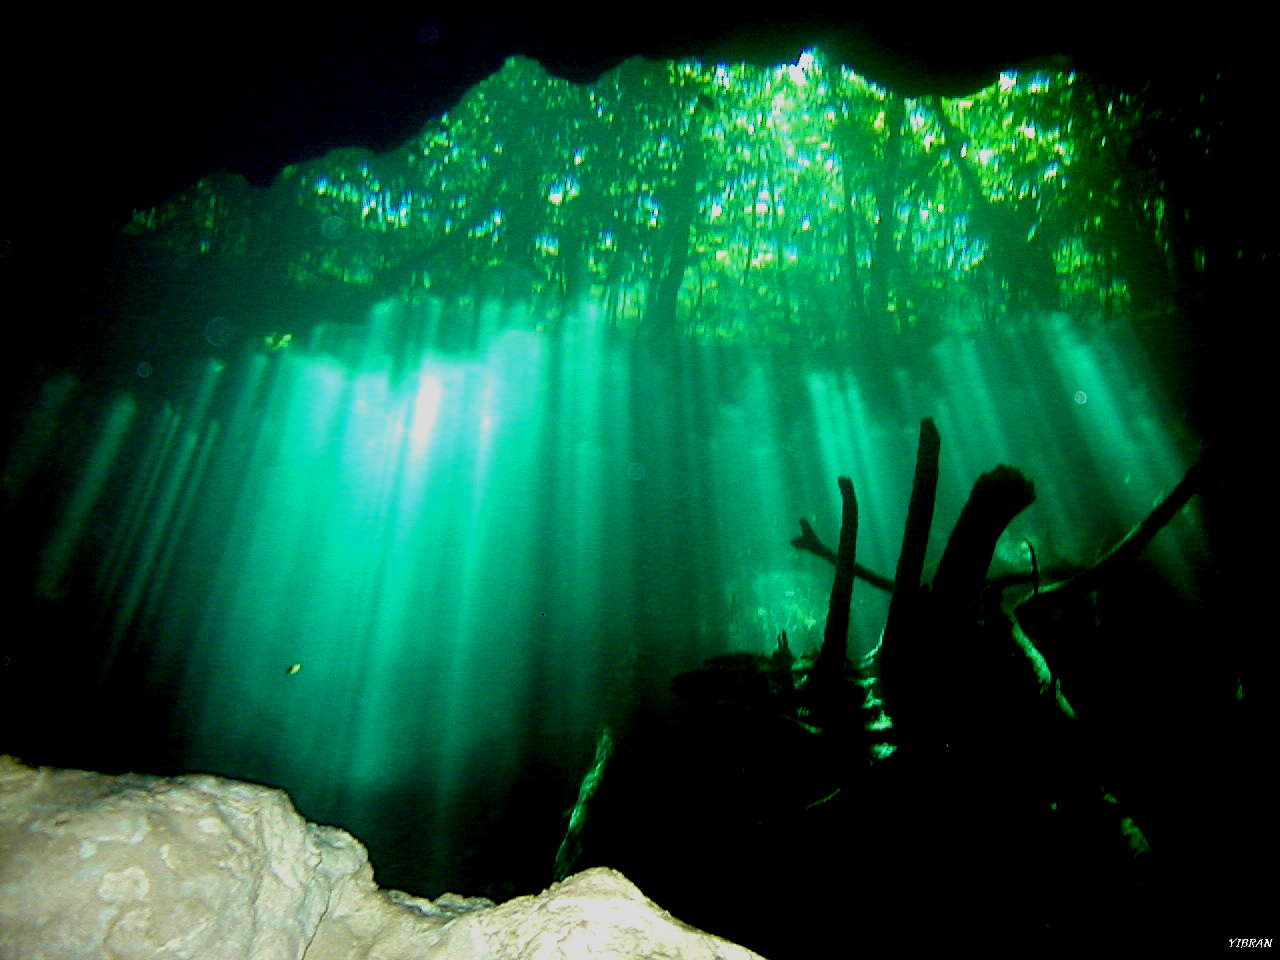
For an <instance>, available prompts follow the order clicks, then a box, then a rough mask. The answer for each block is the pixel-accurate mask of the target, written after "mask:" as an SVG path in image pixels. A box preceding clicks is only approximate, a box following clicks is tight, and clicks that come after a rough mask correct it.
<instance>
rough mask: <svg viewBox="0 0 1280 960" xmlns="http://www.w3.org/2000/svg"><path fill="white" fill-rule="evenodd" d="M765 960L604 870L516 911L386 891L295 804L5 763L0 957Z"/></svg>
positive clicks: (363, 862) (342, 840) (235, 787)
mask: <svg viewBox="0 0 1280 960" xmlns="http://www.w3.org/2000/svg"><path fill="white" fill-rule="evenodd" d="M639 956H644V957H653V958H663V957H672V958H675V957H679V958H682V960H749V958H751V957H755V956H756V954H753V953H751V952H750V951H748V950H745V949H743V948H742V947H738V946H735V945H734V944H731V943H728V942H726V941H723V940H720V939H718V938H715V937H712V936H709V935H707V934H704V933H702V932H700V931H697V930H695V929H693V928H691V927H688V926H686V925H684V924H681V923H680V922H679V921H676V920H674V919H673V918H672V917H671V916H670V915H668V914H666V913H665V912H664V911H662V910H661V909H659V908H658V907H657V906H656V905H655V904H653V903H652V902H651V901H649V900H647V899H646V898H645V897H644V895H643V894H641V893H640V891H639V890H638V889H636V887H635V886H634V885H632V884H631V883H630V882H629V881H627V879H626V878H625V877H623V876H622V875H621V874H619V873H616V872H614V871H611V870H606V869H594V870H588V871H586V872H584V873H581V874H578V875H576V876H573V877H570V878H568V879H567V880H565V881H563V882H562V883H559V884H556V885H555V886H553V887H552V888H551V889H550V890H548V891H546V892H545V893H543V894H540V895H539V896H536V897H520V898H518V899H515V900H512V901H510V902H509V903H505V904H503V905H501V906H496V907H495V906H492V905H491V904H490V903H489V902H488V901H486V900H483V899H482V898H463V897H457V896H454V895H452V894H446V895H444V896H442V897H440V898H439V899H438V900H436V901H435V902H432V901H430V900H425V899H422V898H419V897H413V896H410V895H408V894H405V893H402V892H400V891H396V890H381V889H379V888H378V887H377V885H376V884H375V883H374V881H373V868H372V866H371V865H370V863H369V860H368V856H367V854H366V852H365V849H364V847H363V846H362V845H361V844H360V842H359V841H358V840H356V839H355V838H354V837H352V836H351V835H350V834H348V833H346V832H345V831H343V830H339V829H337V828H335V827H325V826H319V825H317V824H313V823H308V822H306V821H305V820H303V819H302V817H301V816H299V815H298V813H297V811H296V810H295V809H294V808H293V804H292V803H291V802H290V801H289V798H288V796H287V795H286V794H285V793H284V792H282V791H279V790H273V789H270V788H267V787H263V786H259V785H256V784H250V783H243V782H239V781H234V780H225V779H222V778H219V777H213V776H207V775H189V776H182V777H172V778H167V777H148V776H139V775H132V774H131V775H127V776H121V777H111V776H105V775H102V774H97V773H87V772H83V771H78V770H53V769H48V768H41V769H38V770H37V769H32V768H29V767H26V766H24V765H23V764H21V763H19V762H18V761H16V760H13V759H12V758H9V757H0V957H4V958H23V960H81V958H99V957H101V958H106V957H110V958H113V960H133V958H137V960H143V958H146V960H167V958H174V960H176V958H193V960H195V958H199V960H348V958H351V960H354V958H357V957H359V958H369V960H402V958H403V960H410V958H415V960H419V958H431V960H434V958H441V960H454V958H457V960H463V958H468V960H469V958H480V957H484V958H486V960H507V958H510V960H517V958H518V960H536V958H543V957H545V958H553V957H554V958H573V957H592V958H618V960H622V958H632V957H639Z"/></svg>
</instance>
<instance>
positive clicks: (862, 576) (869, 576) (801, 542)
mask: <svg viewBox="0 0 1280 960" xmlns="http://www.w3.org/2000/svg"><path fill="white" fill-rule="evenodd" d="M791 545H792V546H793V547H795V548H796V549H797V550H807V551H809V553H812V554H813V555H814V556H818V557H821V558H822V559H823V560H826V561H827V562H828V563H831V564H834V563H835V562H836V552H835V551H834V550H832V549H831V548H830V547H828V546H827V545H826V544H825V543H823V542H822V541H821V540H819V539H818V535H817V534H816V533H814V532H813V526H812V525H811V524H810V523H809V521H808V520H806V519H805V518H804V517H801V518H800V536H798V537H795V538H794V539H792V541H791ZM853 574H854V576H856V577H857V578H858V579H859V580H865V581H866V582H867V583H869V584H871V585H872V586H873V587H878V588H879V589H881V590H887V591H890V592H892V591H893V580H892V579H890V578H889V577H886V576H884V575H883V574H880V573H876V572H875V571H874V570H871V569H869V568H867V567H864V566H863V565H862V564H860V563H855V564H854V565H853Z"/></svg>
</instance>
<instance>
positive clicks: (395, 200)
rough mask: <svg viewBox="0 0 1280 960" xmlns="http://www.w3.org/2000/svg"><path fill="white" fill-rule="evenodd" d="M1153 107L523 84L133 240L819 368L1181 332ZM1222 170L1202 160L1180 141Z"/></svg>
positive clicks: (205, 195)
mask: <svg viewBox="0 0 1280 960" xmlns="http://www.w3.org/2000/svg"><path fill="white" fill-rule="evenodd" d="M1145 119H1146V118H1145V117H1144V115H1143V107H1142V106H1141V104H1140V103H1138V102H1137V101H1135V99H1134V98H1132V97H1130V96H1128V95H1126V94H1123V93H1120V92H1118V91H1114V90H1110V89H1107V88H1105V87H1103V86H1101V85H1099V84H1097V83H1095V82H1093V81H1090V80H1089V79H1088V78H1085V77H1082V76H1079V75H1076V74H1073V73H1049V72H1039V73H1013V72H1009V73H1005V74H1002V75H1001V76H1000V79H999V82H998V83H996V84H994V85H992V86H991V87H989V88H986V89H983V90H979V91H976V92H975V93H974V94H973V95H972V96H969V97H965V98H955V99H947V98H941V97H929V96H926V97H919V98H910V97H903V96H900V95H897V94H895V93H894V92H892V91H890V90H886V89H883V88H881V87H878V86H876V85H875V84H872V83H870V82H868V81H866V80H865V79H863V78H862V77H860V76H859V75H858V74H856V73H855V72H853V71H852V70H849V69H847V68H844V67H841V66H838V65H834V64H831V63H829V62H827V60H826V59H825V58H824V57H823V55H822V53H821V52H820V51H818V50H812V51H808V52H806V53H804V54H803V55H802V56H801V57H800V58H799V59H798V60H797V62H795V63H793V64H789V65H783V66H778V67H776V68H772V69H760V68H756V67H751V66H747V65H731V64H702V63H699V62H696V61H690V62H683V63H672V62H665V63H655V62H651V61H645V60H632V61H629V62H627V63H625V64H623V65H622V66H620V67H619V68H618V69H616V70H614V71H612V72H611V73H609V74H606V75H605V76H604V77H602V78H601V79H600V80H599V81H598V82H596V83H593V84H589V85H581V86H579V85H574V84H571V83H569V82H567V81H564V80H559V79H556V78H553V77H550V76H548V75H547V74H546V73H545V72H544V71H543V70H542V69H541V68H540V67H539V66H538V65H537V64H536V63H535V62H533V61H529V60H523V59H519V58H513V59H512V60H510V61H508V62H507V64H506V65H505V67H504V68H503V69H502V70H500V71H499V72H498V73H496V74H494V75H493V76H492V77H490V78H489V79H488V80H487V81H485V82H484V83H482V84H480V85H478V86H476V87H475V88H473V89H472V90H471V91H470V93H469V94H468V95H467V96H466V97H465V98H464V99H463V100H462V101H461V102H460V103H459V104H458V106H457V108H456V109H454V110H451V111H449V112H448V113H445V114H443V115H441V116H440V117H439V118H438V119H437V120H436V121H433V122H432V123H430V124H428V125H427V127H426V128H425V129H423V130H422V131H421V132H420V134H419V135H418V136H417V138H416V139H415V140H414V141H413V142H412V143H409V144H407V145H405V146H404V147H403V148H401V149H398V150H395V151H392V152H389V153H386V154H382V155H374V154H372V153H370V152H368V151H364V150H354V149H353V150H340V151H335V152H333V153H330V154H329V155H327V156H325V157H323V158H320V159H315V160H310V161H307V162H303V163H299V164H296V165H293V166H290V167H288V168H286V169H285V170H283V171H282V172H281V174H280V176H279V178H278V180H277V182H276V183H275V184H274V186H273V187H272V188H271V189H270V190H269V191H268V192H267V193H266V194H265V195H264V194H262V193H260V192H258V191H254V190H251V189H250V188H248V187H247V186H245V185H244V184H243V182H239V181H237V180H235V179H234V178H231V177H227V176H213V177H209V178H206V179H204V180H201V181H200V182H199V183H197V184H195V185H194V186H193V187H192V188H191V189H190V190H189V191H187V192H186V193H185V194H184V195H182V196H180V197H178V198H175V199H174V200H173V201H171V202H169V203H167V204H164V205H162V206H160V207H157V208H154V209H151V210H148V211H143V212H140V213H138V214H137V215H136V216H135V218H134V221H133V223H132V224H131V226H130V228H129V230H130V232H131V233H132V234H134V235H137V236H143V237H149V238H151V241H152V242H154V243H158V244H160V245H161V246H162V247H163V248H164V249H166V250H167V251H169V252H170V253H172V254H173V255H174V256H178V257H182V258H184V260H186V261H195V260H204V261H207V262H209V263H216V264H227V265H233V264H240V265H244V264H252V265H253V269H255V270H257V271H258V272H259V274H260V275H261V276H263V277H264V278H266V279H268V280H269V281H270V282H272V283H284V284H287V285H289V286H290V287H292V288H293V289H295V290H297V291H301V292H303V293H304V294H305V293H311V294H316V295H323V294H324V293H325V292H326V291H333V290H335V288H338V287H343V288H352V287H354V288H358V289H360V290H361V291H364V292H366V293H368V294H371V295H376V296H377V297H380V298H381V297H386V296H392V295H396V296H404V297H410V298H414V297H419V296H433V297H437V298H440V299H443V300H445V301H460V302H464V303H465V302H476V301H478V300H480V299H483V298H486V297H495V296H500V297H502V298H503V299H505V300H507V301H508V302H513V301H519V302H524V303H527V304H529V305H530V307H531V311H530V316H532V317H535V318H538V321H537V322H540V323H545V324H554V323H556V322H557V321H558V320H559V319H560V318H561V317H563V316H564V315H565V314H566V313H567V312H569V311H571V310H573V309H574V308H575V307H576V306H578V305H580V304H581V303H583V302H584V300H591V301H593V302H595V303H597V304H599V305H600V310H601V315H602V316H603V317H604V318H605V319H606V320H607V322H609V323H610V324H612V325H614V326H616V327H618V328H621V329H626V330H635V331H637V332H644V331H651V332H668V333H669V332H676V333H679V334H681V335H684V336H688V337H691V338H694V339H696V340H729V341H734V342H748V343H750V342H758V343H788V344H803V345H809V346H815V347H821V346H824V345H835V344H839V343H841V342H848V341H852V342H855V343H867V342H880V341H884V340H885V339H886V338H889V339H891V338H895V337H902V336H924V337H930V336H935V335H938V334H941V333H943V332H954V331H961V332H970V331H976V330H979V329H986V328H990V327H993V326H996V325H1000V324H1013V323H1019V322H1024V321H1028V322H1029V321H1033V320H1034V318H1035V317H1038V316H1043V315H1044V313H1045V312H1046V311H1061V312H1065V313H1067V314H1070V315H1071V316H1073V317H1075V318H1077V319H1080V320H1086V321H1095V320H1102V321H1106V320H1110V319H1112V318H1115V317H1120V316H1150V315H1157V314H1161V313H1164V312H1166V311H1168V310H1170V309H1171V308H1172V296H1173V292H1174V286H1175V280H1176V279H1177V277H1178V275H1179V270H1182V271H1183V272H1186V271H1194V270H1196V269H1199V268H1201V267H1202V266H1203V264H1202V260H1203V254H1202V253H1199V254H1198V253H1197V252H1196V249H1195V247H1194V244H1193V243H1191V242H1190V241H1188V240H1187V239H1186V237H1185V236H1182V235H1180V234H1179V233H1178V227H1177V224H1176V221H1177V219H1178V218H1176V217H1171V216H1170V215H1169V213H1168V211H1169V210H1170V199H1169V197H1168V195H1167V194H1168V192H1169V188H1168V185H1167V184H1165V183H1164V182H1163V181H1161V180H1160V179H1159V177H1158V176H1157V174H1156V173H1155V172H1154V168H1153V167H1152V166H1151V165H1150V164H1149V163H1148V162H1147V161H1148V160H1149V159H1150V157H1149V155H1148V153H1149V148H1148V144H1147V142H1146V139H1144V137H1145V134H1144V120H1145ZM1187 133H1188V136H1189V137H1190V138H1191V139H1192V140H1195V139H1196V138H1203V139H1204V140H1205V142H1206V143H1207V139H1208V132H1207V131H1201V130H1200V129H1199V128H1194V129H1191V130H1188V131H1187Z"/></svg>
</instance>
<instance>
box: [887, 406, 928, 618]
mask: <svg viewBox="0 0 1280 960" xmlns="http://www.w3.org/2000/svg"><path fill="white" fill-rule="evenodd" d="M941 449H942V438H941V437H940V436H938V428H937V427H936V426H935V425H934V422H933V420H931V419H928V418H926V419H924V420H921V421H920V440H919V443H918V444H917V445H916V473H915V479H914V480H913V481H912V483H911V501H910V503H909V504H908V505H907V522H906V525H905V527H904V528H903V531H902V549H901V550H900V551H899V552H898V569H897V571H896V572H895V574H894V588H893V597H892V599H890V601H889V617H888V619H887V620H886V621H885V628H884V636H885V637H886V638H888V637H891V636H893V635H894V634H895V633H898V632H901V631H903V630H909V629H910V621H911V620H912V616H913V613H914V609H915V606H916V603H917V600H918V598H919V595H920V577H921V574H922V573H923V572H924V553H925V549H926V548H927V547H928V545H929V529H930V528H931V527H932V526H933V506H934V500H935V498H936V497H937V493H938V455H939V453H940V451H941Z"/></svg>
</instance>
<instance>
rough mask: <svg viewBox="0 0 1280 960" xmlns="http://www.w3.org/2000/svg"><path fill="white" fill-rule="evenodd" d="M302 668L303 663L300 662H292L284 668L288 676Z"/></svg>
mask: <svg viewBox="0 0 1280 960" xmlns="http://www.w3.org/2000/svg"><path fill="white" fill-rule="evenodd" d="M301 669H302V664H300V663H294V664H290V665H289V666H287V667H285V669H284V673H285V676H287V677H291V676H293V675H294V674H295V673H297V672H298V671H299V670H301Z"/></svg>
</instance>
